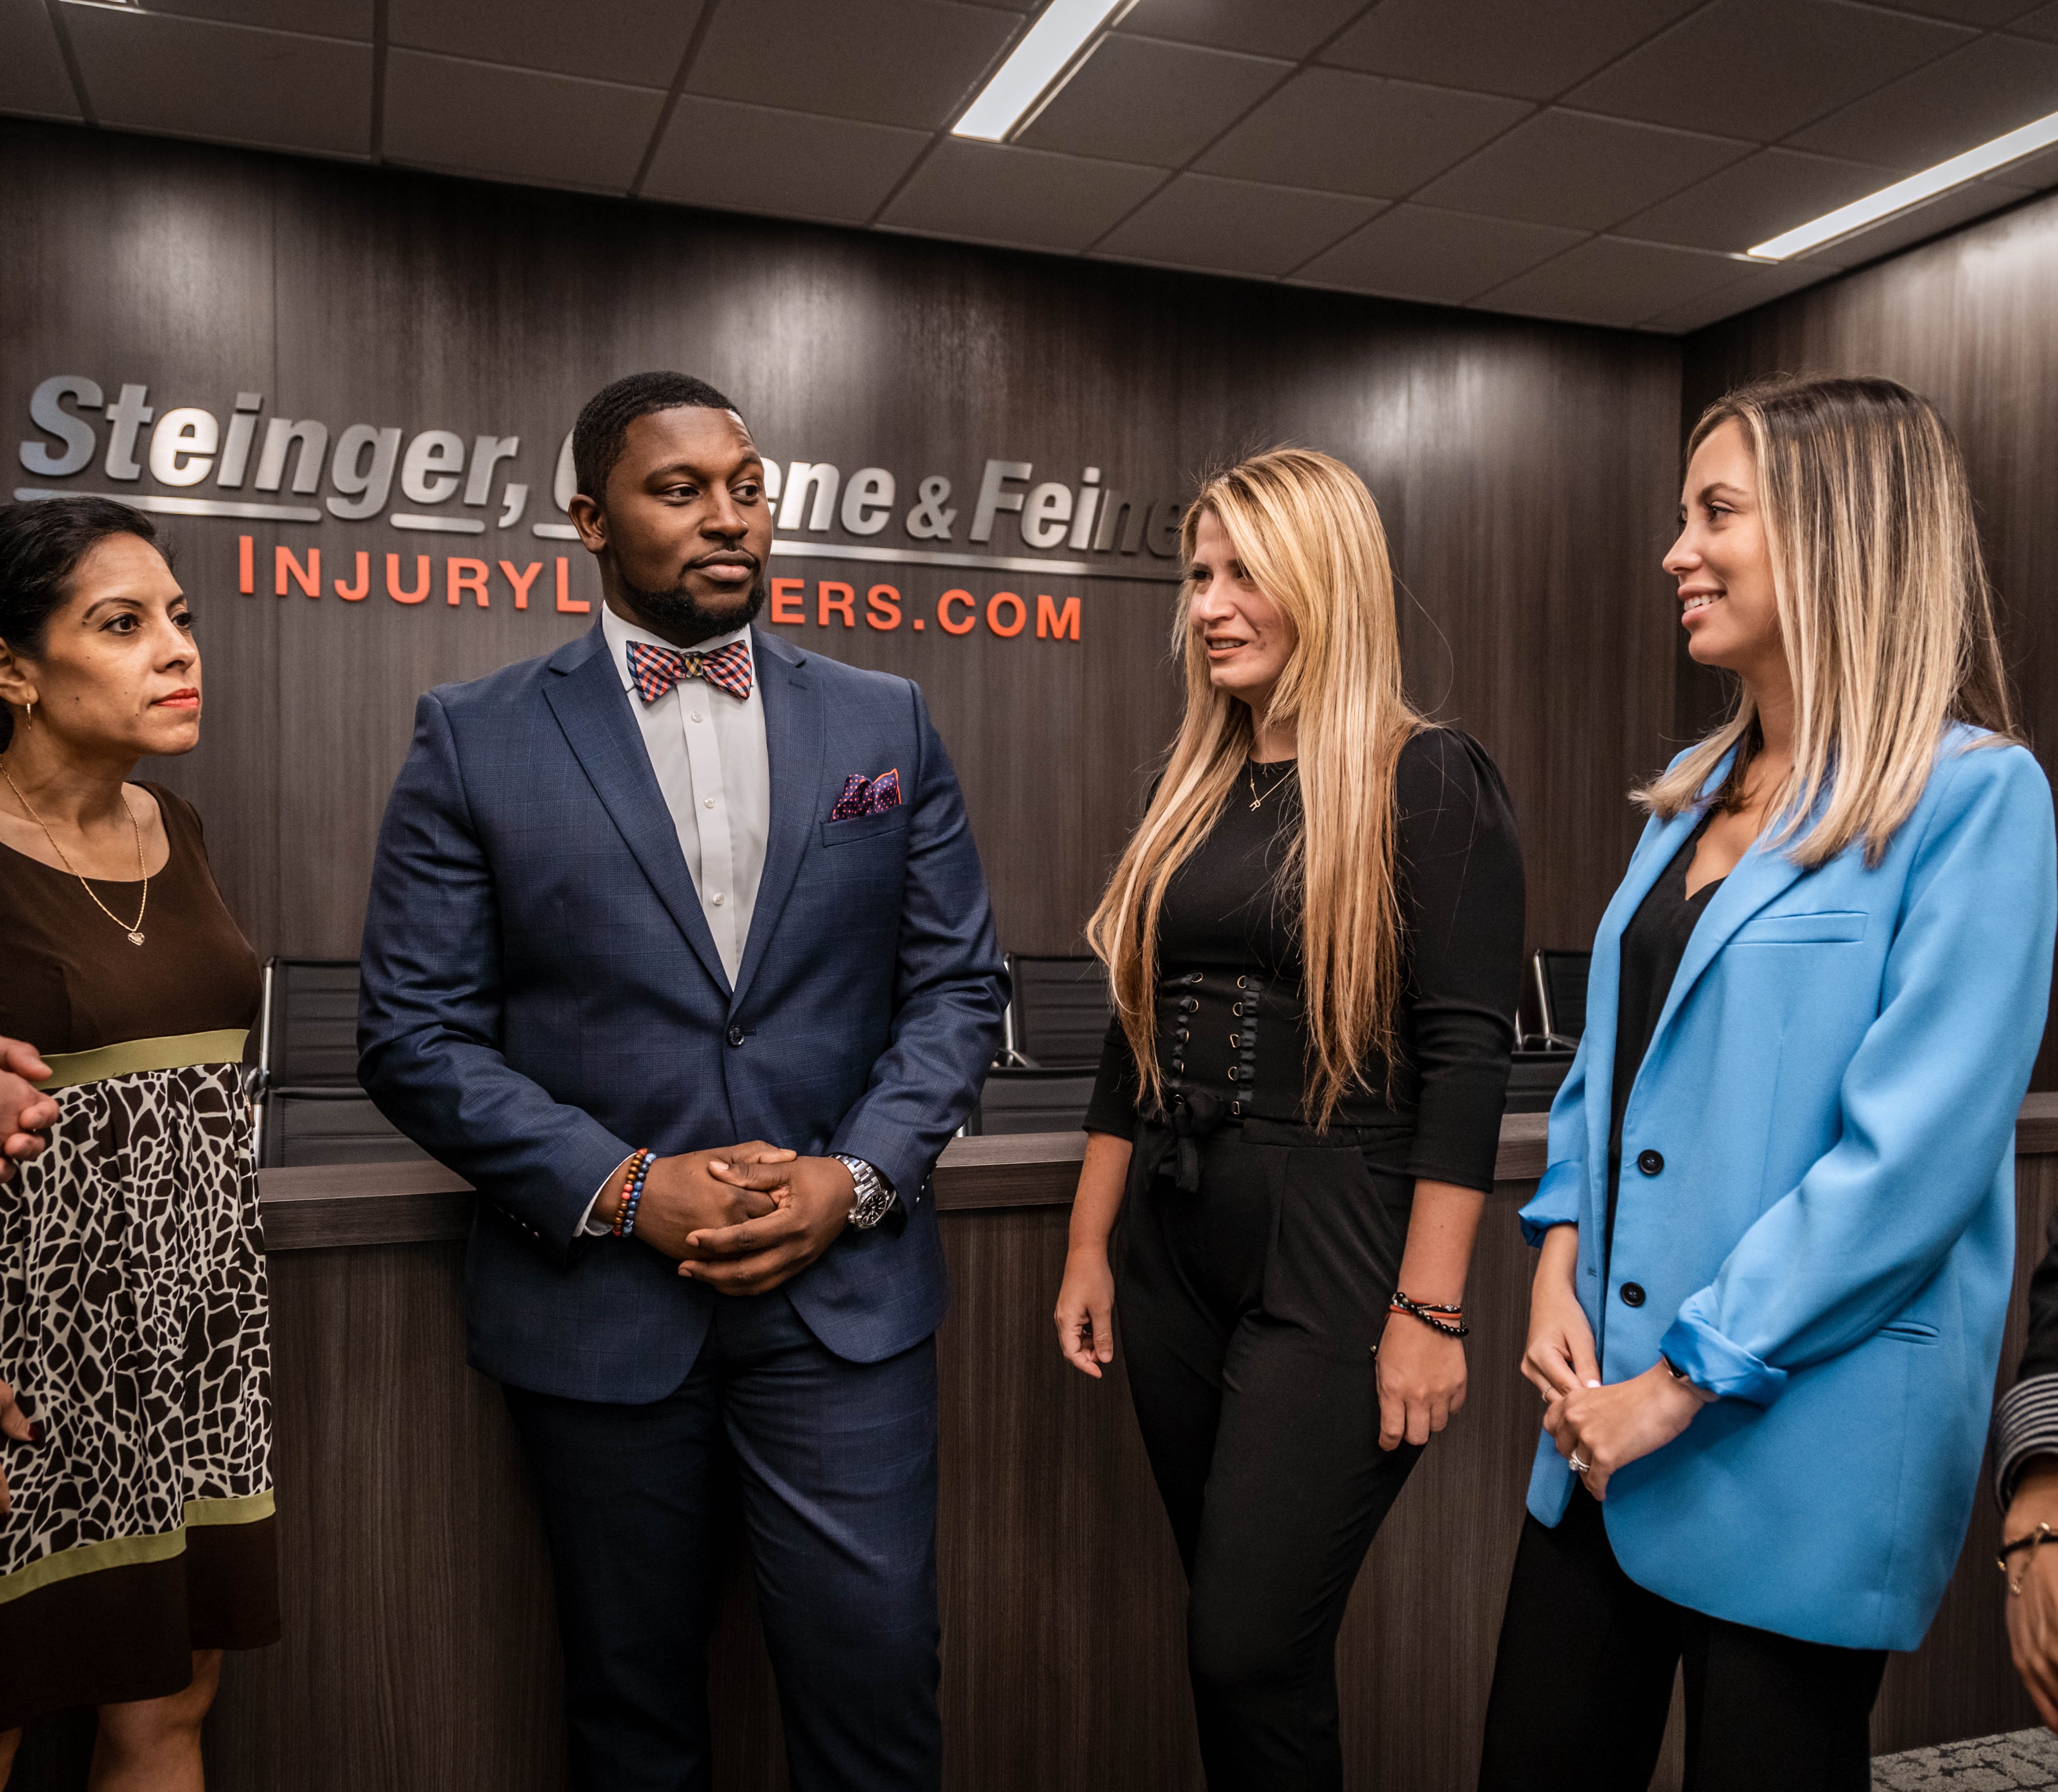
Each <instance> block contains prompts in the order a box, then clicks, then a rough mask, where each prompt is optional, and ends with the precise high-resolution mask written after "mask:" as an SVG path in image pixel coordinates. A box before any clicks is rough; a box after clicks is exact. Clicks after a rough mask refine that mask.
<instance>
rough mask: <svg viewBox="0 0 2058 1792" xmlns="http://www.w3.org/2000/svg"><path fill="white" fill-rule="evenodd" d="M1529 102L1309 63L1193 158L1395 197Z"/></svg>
mask: <svg viewBox="0 0 2058 1792" xmlns="http://www.w3.org/2000/svg"><path fill="white" fill-rule="evenodd" d="M1529 109H1530V108H1529V107H1528V105H1525V104H1524V102H1523V101H1520V100H1509V99H1502V98H1500V97H1496V96H1495V95H1492V94H1488V93H1456V92H1454V91H1453V90H1452V89H1449V88H1447V87H1423V86H1418V85H1416V84H1415V83H1414V82H1412V81H1386V80H1383V79H1381V77H1378V76H1377V75H1369V74H1347V73H1346V72H1345V70H1341V69H1306V70H1302V72H1301V74H1297V75H1296V76H1295V77H1293V79H1292V80H1291V81H1288V82H1287V83H1286V85H1285V86H1284V87H1282V88H1281V89H1279V90H1278V91H1277V93H1273V95H1272V97H1270V98H1269V99H1268V100H1266V101H1265V102H1264V104H1263V105H1260V106H1259V107H1258V108H1257V110H1256V111H1255V112H1253V113H1251V114H1250V117H1247V118H1246V119H1245V120H1244V121H1243V122H1242V124H1240V125H1238V126H1237V127H1236V128H1235V129H1234V130H1232V131H1231V132H1230V133H1229V135H1228V136H1227V137H1224V138H1223V139H1222V141H1221V142H1219V143H1218V144H1217V145H1215V146H1214V148H1213V149H1210V151H1209V152H1208V153H1206V155H1205V156H1203V157H1202V158H1201V159H1200V161H1198V163H1197V164H1196V165H1195V166H1196V168H1197V169H1198V171H1199V172H1200V173H1204V174H1226V175H1230V176H1231V177H1234V178H1236V179H1239V180H1246V181H1274V182H1277V184H1278V185H1281V186H1296V187H1320V188H1322V189H1325V190H1327V191H1330V192H1335V193H1362V194H1364V195H1365V197H1368V198H1371V199H1397V198H1399V197H1401V196H1402V195H1403V194H1404V193H1412V192H1413V191H1414V190H1415V189H1416V188H1417V187H1418V186H1420V185H1421V184H1422V183H1423V182H1424V181H1427V180H1428V179H1430V178H1431V177H1433V176H1435V175H1437V174H1440V173H1443V171H1444V169H1447V168H1448V167H1449V166H1450V165H1451V164H1452V163H1453V162H1455V161H1457V160H1458V159H1459V158H1460V157H1462V156H1466V155H1469V154H1470V153H1472V151H1473V150H1475V149H1479V148H1480V146H1481V145H1484V144H1486V143H1488V142H1490V141H1492V139H1493V138H1495V137H1498V136H1499V135H1500V133H1502V132H1503V131H1504V130H1506V129H1508V126H1509V125H1512V124H1513V123H1514V122H1515V121H1516V120H1517V119H1518V118H1520V117H1522V115H1523V114H1524V113H1525V112H1528V110H1529Z"/></svg>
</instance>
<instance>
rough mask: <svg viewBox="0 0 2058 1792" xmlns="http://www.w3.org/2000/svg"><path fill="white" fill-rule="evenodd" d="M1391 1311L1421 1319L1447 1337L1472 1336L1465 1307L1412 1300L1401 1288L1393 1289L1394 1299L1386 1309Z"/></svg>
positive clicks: (1433, 1330)
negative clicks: (1466, 1320) (1465, 1314)
mask: <svg viewBox="0 0 2058 1792" xmlns="http://www.w3.org/2000/svg"><path fill="white" fill-rule="evenodd" d="M1386 1310H1387V1311H1388V1312H1389V1313H1406V1314H1407V1315H1408V1317H1410V1318H1413V1319H1419V1320H1420V1321H1422V1323H1423V1324H1424V1325H1427V1326H1428V1328H1429V1329H1430V1330H1431V1331H1432V1332H1441V1333H1443V1334H1444V1337H1471V1336H1472V1327H1471V1326H1469V1325H1466V1324H1465V1323H1464V1311H1465V1309H1464V1308H1463V1307H1454V1306H1438V1305H1432V1304H1431V1303H1429V1302H1426V1301H1411V1300H1409V1299H1408V1297H1407V1296H1406V1295H1405V1294H1404V1293H1401V1292H1400V1289H1394V1291H1393V1301H1392V1303H1391V1304H1390V1305H1389V1306H1388V1308H1387V1309H1386Z"/></svg>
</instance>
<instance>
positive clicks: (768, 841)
mask: <svg viewBox="0 0 2058 1792" xmlns="http://www.w3.org/2000/svg"><path fill="white" fill-rule="evenodd" d="M750 640H751V649H752V653H751V658H752V660H753V663H754V664H755V666H756V667H757V681H758V686H759V688H760V689H761V691H762V692H763V693H764V698H765V757H766V760H767V761H768V763H769V769H770V773H771V789H772V818H771V825H770V826H769V828H768V829H767V830H766V836H765V869H764V872H763V873H762V875H761V876H760V877H759V878H758V880H757V904H756V905H755V906H754V907H753V908H752V910H751V912H750V932H749V935H748V936H746V937H745V940H744V942H743V963H742V964H741V966H740V967H739V968H738V969H737V975H736V994H735V996H734V997H733V1000H732V1002H731V1006H732V1007H733V1006H734V1005H735V1003H738V1002H741V1000H742V999H743V998H744V995H745V992H746V991H749V987H750V981H751V979H752V978H753V977H754V976H755V975H757V968H758V966H759V965H761V964H763V963H764V962H765V953H766V952H768V951H769V949H770V947H771V943H772V936H773V933H774V932H776V931H777V928H778V925H779V914H780V911H781V909H783V908H785V906H786V899H787V897H789V896H791V895H792V894H793V880H794V879H796V878H797V877H798V876H800V872H801V860H802V858H803V857H805V856H806V853H807V850H808V841H809V840H811V839H812V837H813V835H814V832H815V827H816V824H817V823H818V822H820V821H822V820H824V817H825V815H826V813H827V812H826V810H825V809H824V806H823V805H822V804H821V802H820V795H821V782H822V745H823V742H822V710H821V705H820V702H819V701H817V700H816V694H815V684H814V681H812V679H810V678H809V677H808V674H807V670H806V661H805V658H804V656H802V655H801V654H800V653H799V652H797V650H795V649H793V647H790V646H788V645H787V644H786V643H785V642H783V641H781V640H780V639H779V638H778V637H777V636H776V635H768V634H765V633H764V632H763V631H762V630H758V629H755V628H753V630H751V631H750Z"/></svg>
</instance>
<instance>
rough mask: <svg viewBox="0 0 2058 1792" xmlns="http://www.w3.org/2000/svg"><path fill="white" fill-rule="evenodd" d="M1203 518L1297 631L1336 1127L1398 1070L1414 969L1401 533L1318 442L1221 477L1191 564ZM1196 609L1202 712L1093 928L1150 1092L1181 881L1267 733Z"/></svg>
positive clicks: (1298, 904) (1173, 759)
mask: <svg viewBox="0 0 2058 1792" xmlns="http://www.w3.org/2000/svg"><path fill="white" fill-rule="evenodd" d="M1203 515H1213V516H1214V518H1215V519H1216V520H1217V521H1218V523H1220V524H1221V526H1222V532H1223V533H1224V534H1226V535H1227V536H1228V538H1229V541H1230V546H1231V548H1232V549H1234V551H1235V554H1236V556H1237V558H1238V559H1239V560H1241V561H1242V562H1243V566H1244V568H1245V570H1246V572H1247V573H1248V574H1249V575H1250V579H1251V581H1252V582H1253V584H1255V585H1256V586H1257V588H1258V590H1261V591H1262V592H1263V593H1264V594H1265V596H1266V597H1268V598H1270V599H1271V600H1272V602H1273V603H1275V604H1277V606H1278V607H1279V609H1280V610H1281V613H1282V614H1285V617H1286V618H1287V619H1288V620H1289V622H1292V624H1293V630H1294V635H1295V640H1294V644H1293V651H1292V652H1291V654H1289V656H1288V658H1287V661H1286V665H1285V670H1283V671H1282V672H1281V674H1280V678H1279V682H1278V684H1277V686H1276V687H1275V688H1274V689H1273V693H1272V697H1271V702H1270V706H1269V711H1268V713H1267V715H1266V717H1265V721H1266V722H1267V723H1269V724H1273V723H1280V722H1284V721H1288V720H1289V719H1290V720H1291V721H1293V725H1294V728H1295V730H1296V734H1297V740H1298V747H1297V752H1298V754H1299V769H1300V784H1301V821H1299V823H1298V824H1297V825H1296V827H1295V828H1294V831H1293V836H1292V838H1291V840H1290V844H1289V849H1288V853H1287V856H1286V859H1285V864H1283V865H1282V867H1281V872H1280V885H1279V888H1280V892H1281V895H1282V896H1284V897H1285V898H1286V899H1287V900H1288V901H1289V904H1291V905H1292V907H1293V908H1294V910H1295V911H1296V913H1297V932H1298V936H1299V940H1300V946H1301V964H1302V971H1303V976H1304V991H1303V1001H1304V1005H1305V1013H1306V1016H1307V1036H1308V1040H1309V1046H1310V1047H1311V1048H1312V1051H1313V1059H1314V1061H1313V1064H1312V1065H1311V1066H1310V1069H1311V1071H1312V1072H1313V1075H1312V1079H1311V1087H1310V1088H1309V1102H1308V1105H1309V1108H1310V1110H1312V1112H1313V1118H1314V1119H1315V1123H1316V1124H1317V1126H1326V1125H1327V1124H1328V1122H1329V1116H1330V1115H1332V1114H1333V1112H1334V1111H1335V1110H1336V1107H1337V1103H1338V1101H1340V1100H1341V1099H1342V1097H1343V1096H1344V1095H1345V1093H1346V1091H1349V1089H1350V1088H1352V1087H1353V1086H1362V1085H1363V1084H1364V1083H1365V1069H1366V1067H1368V1066H1369V1065H1371V1064H1373V1063H1377V1062H1379V1061H1380V1060H1381V1059H1384V1060H1385V1062H1386V1063H1387V1064H1388V1065H1389V1066H1390V1065H1391V1063H1392V1060H1393V1047H1394V1027H1393V1016H1394V1010H1395V1007H1396V1004H1397V1001H1398V999H1399V996H1400V986H1401V981H1402V979H1403V977H1404V975H1405V968H1404V964H1403V955H1402V951H1401V936H1400V904H1399V903H1398V901H1397V898H1396V895H1395V891H1394V868H1393V856H1394V832H1395V824H1394V815H1393V782H1394V772H1395V767H1396V765H1397V762H1398V761H1399V758H1400V749H1401V747H1402V745H1403V744H1404V742H1405V741H1407V740H1408V737H1410V736H1411V735H1412V734H1414V733H1416V731H1417V730H1418V729H1420V728H1421V726H1422V725H1423V723H1422V719H1421V717H1420V716H1418V715H1417V714H1416V713H1415V711H1414V710H1413V709H1412V708H1411V707H1410V706H1409V705H1408V699H1407V697H1406V696H1405V695H1404V693H1403V692H1402V689H1401V682H1400V632H1399V630H1398V628H1397V626H1396V623H1395V620H1394V613H1393V567H1392V566H1391V564H1390V563H1389V560H1388V558H1387V552H1386V534H1385V530H1384V529H1382V528H1381V526H1380V521H1379V511H1378V510H1377V507H1375V506H1374V505H1373V501H1372V494H1371V493H1370V492H1369V491H1366V490H1365V483H1364V482H1363V481H1362V480H1361V479H1359V478H1358V476H1357V474H1355V473H1353V471H1351V470H1350V469H1349V467H1346V466H1345V465H1344V464H1343V463H1342V462H1341V461H1338V460H1333V459H1331V458H1330V457H1329V455H1324V454H1317V453H1315V452H1313V451H1311V450H1309V449H1305V448H1274V449H1273V450H1271V451H1269V452H1268V453H1265V454H1261V455H1253V456H1252V457H1251V458H1250V459H1246V460H1242V461H1239V462H1238V463H1237V464H1236V465H1234V467H1229V468H1228V469H1227V470H1226V471H1222V472H1219V473H1217V474H1215V475H1213V476H1212V477H1210V479H1208V480H1207V481H1206V483H1204V484H1203V485H1202V487H1201V490H1200V492H1199V494H1198V495H1197V496H1196V497H1195V498H1194V501H1193V503H1191V504H1190V506H1189V507H1188V508H1187V511H1186V520H1185V522H1184V524H1183V525H1182V528H1181V530H1180V540H1181V543H1182V549H1183V551H1184V553H1185V554H1186V559H1187V561H1188V562H1189V563H1190V562H1192V559H1193V557H1194V535H1195V531H1196V530H1197V529H1198V525H1199V521H1200V519H1201V518H1202V516H1203ZM1190 610H1191V606H1190V602H1189V601H1188V598H1187V595H1186V589H1185V587H1183V586H1182V588H1181V591H1180V598H1179V607H1178V613H1177V615H1176V618H1175V619H1174V625H1173V648H1174V652H1182V653H1183V654H1184V657H1185V661H1186V714H1185V717H1184V718H1183V719H1182V721H1181V722H1180V725H1179V732H1178V735H1177V737H1175V738H1174V741H1173V742H1172V746H1171V750H1170V753H1169V755H1168V756H1167V757H1166V765H1165V772H1164V776H1163V777H1162V779H1161V780H1160V781H1159V782H1158V789H1157V792H1156V794H1155V795H1154V797H1152V799H1151V802H1150V808H1149V809H1148V810H1147V811H1146V813H1145V815H1144V817H1143V820H1142V824H1140V825H1139V826H1138V828H1137V830H1136V832H1135V833H1134V835H1133V836H1131V837H1130V841H1129V844H1128V846H1127V848H1126V850H1125V851H1124V852H1123V853H1122V859H1121V862H1120V863H1119V864H1117V865H1116V867H1115V870H1114V876H1113V877H1112V878H1111V879H1110V880H1109V882H1108V886H1107V889H1106V892H1105V893H1104V894H1103V895H1102V897H1101V900H1100V906H1099V908H1096V909H1095V911H1094V913H1093V918H1092V919H1091V920H1090V921H1088V922H1087V940H1088V941H1089V942H1090V943H1091V944H1092V947H1093V949H1094V951H1095V953H1096V954H1098V955H1099V958H1100V959H1101V961H1102V963H1103V964H1106V966H1107V968H1108V975H1109V979H1110V982H1111V983H1112V985H1113V987H1114V1005H1115V1009H1116V1012H1117V1013H1118V1015H1120V1017H1121V1019H1122V1031H1123V1032H1124V1033H1125V1034H1126V1035H1127V1037H1128V1039H1129V1043H1130V1051H1131V1052H1132V1054H1133V1055H1134V1058H1135V1059H1136V1064H1137V1069H1138V1075H1139V1078H1140V1081H1141V1083H1142V1092H1143V1095H1144V1097H1145V1099H1146V1103H1159V1102H1162V1099H1163V1091H1162V1087H1161V1085H1160V1081H1159V1078H1158V1053H1157V1047H1156V1039H1155V1032H1156V1013H1155V1000H1154V996H1155V987H1156V983H1157V979H1158V916H1159V913H1160V912H1161V910H1162V908H1163V905H1164V900H1165V891H1166V886H1167V885H1168V884H1170V882H1171V880H1172V876H1173V874H1174V872H1177V871H1178V868H1179V867H1180V866H1181V865H1182V864H1185V863H1186V860H1187V859H1188V858H1189V857H1190V856H1191V854H1192V853H1193V852H1194V849H1195V848H1197V847H1198V845H1199V844H1201V842H1202V840H1205V839H1206V837H1207V836H1208V832H1209V831H1210V828H1213V827H1214V824H1215V820H1216V817H1218V816H1219V815H1220V814H1221V813H1222V804H1223V801H1224V800H1225V799H1226V797H1227V796H1228V794H1229V791H1230V786H1231V785H1233V784H1234V782H1235V781H1236V779H1237V777H1238V774H1239V773H1241V772H1242V769H1243V765H1244V761H1245V760H1246V758H1247V757H1248V756H1249V754H1250V749H1251V746H1252V744H1253V741H1254V739H1255V737H1256V726H1255V719H1254V718H1253V716H1252V713H1251V711H1250V707H1249V705H1246V704H1245V703H1243V702H1242V701H1239V700H1238V699H1237V698H1235V697H1231V696H1230V694H1229V693H1227V692H1226V691H1222V690H1218V689H1216V688H1215V686H1214V684H1213V683H1212V682H1211V681H1210V679H1209V677H1208V660H1207V650H1206V646H1205V645H1204V643H1203V642H1202V638H1201V636H1200V633H1199V631H1198V630H1196V629H1195V628H1194V626H1193V623H1192V621H1191V618H1190Z"/></svg>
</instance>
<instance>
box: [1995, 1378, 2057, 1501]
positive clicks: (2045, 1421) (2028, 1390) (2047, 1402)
mask: <svg viewBox="0 0 2058 1792" xmlns="http://www.w3.org/2000/svg"><path fill="white" fill-rule="evenodd" d="M1992 1449H1993V1464H1994V1497H1995V1498H1996V1500H1999V1501H2000V1504H2001V1508H2002V1510H2003V1511H2005V1510H2006V1509H2007V1508H2008V1501H2009V1500H2012V1498H2013V1497H2014V1496H2015V1478H2016V1476H2017V1475H2019V1474H2020V1473H2021V1472H2022V1469H2023V1467H2024V1464H2026V1463H2027V1462H2028V1460H2029V1459H2030V1457H2032V1456H2045V1455H2050V1456H2058V1373H2054V1374H2051V1375H2032V1376H2031V1377H2028V1379H2027V1380H2026V1381H2018V1382H2016V1385H2014V1386H2013V1387H2012V1388H2011V1389H2008V1392H2007V1393H2005V1394H2004V1395H2002V1396H2001V1400H2000V1405H1998V1406H1996V1408H1995V1409H1994V1417H1993V1437H1992Z"/></svg>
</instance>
